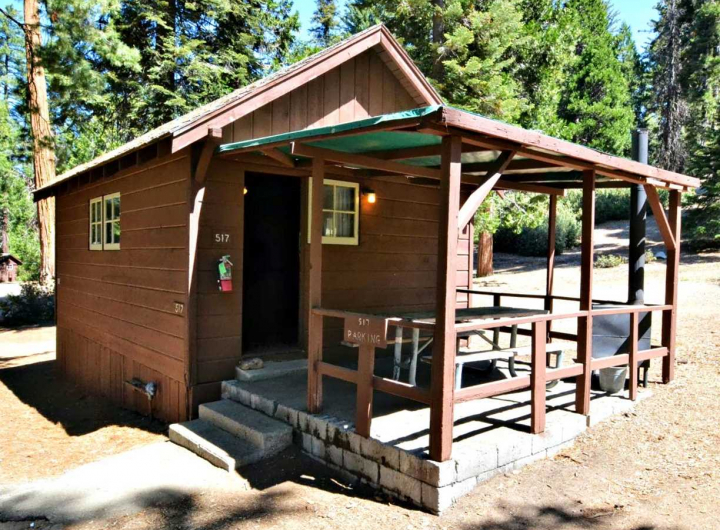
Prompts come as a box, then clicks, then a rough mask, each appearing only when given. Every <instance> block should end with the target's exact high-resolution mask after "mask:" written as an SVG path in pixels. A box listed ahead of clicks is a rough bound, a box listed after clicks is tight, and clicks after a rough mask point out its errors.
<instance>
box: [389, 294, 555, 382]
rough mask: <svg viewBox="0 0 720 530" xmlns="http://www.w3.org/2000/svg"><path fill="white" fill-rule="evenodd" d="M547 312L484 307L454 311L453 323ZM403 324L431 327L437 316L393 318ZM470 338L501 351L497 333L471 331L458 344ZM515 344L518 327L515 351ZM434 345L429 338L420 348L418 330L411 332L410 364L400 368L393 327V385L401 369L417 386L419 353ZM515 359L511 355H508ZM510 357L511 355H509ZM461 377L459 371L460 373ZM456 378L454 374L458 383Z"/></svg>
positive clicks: (399, 335)
mask: <svg viewBox="0 0 720 530" xmlns="http://www.w3.org/2000/svg"><path fill="white" fill-rule="evenodd" d="M547 313H548V311H546V310H544V309H528V308H522V307H505V306H486V307H471V308H464V309H457V310H456V311H455V322H456V323H461V322H473V321H483V320H496V319H499V318H521V317H527V316H536V315H545V314H547ZM396 316H398V317H401V318H403V319H406V320H412V321H414V322H422V323H427V324H434V323H435V319H436V315H435V311H422V312H412V313H402V314H400V315H396ZM472 335H476V336H480V337H481V338H482V339H484V340H485V341H486V342H488V343H489V344H490V345H491V346H492V347H493V349H495V350H502V348H500V346H499V345H498V342H499V335H500V331H499V330H494V331H493V338H492V339H488V338H487V337H486V336H485V334H484V333H483V332H482V331H474V332H467V333H461V334H458V340H459V339H462V338H467V337H470V336H472ZM516 340H517V324H515V325H513V326H512V331H511V338H510V347H511V348H515V346H516V344H515V343H516ZM432 342H433V337H428V338H427V340H426V342H425V344H423V345H422V347H420V330H419V329H417V328H413V329H412V340H411V344H412V355H411V357H410V363H409V365H408V366H405V367H404V366H403V363H402V345H403V328H402V326H396V328H395V350H394V364H393V379H394V380H395V381H399V380H400V373H401V369H402V368H408V369H409V375H408V383H410V384H411V385H413V386H416V385H417V363H418V357H419V355H420V353H422V352H423V350H425V349H426V348H427V347H428V346H429V345H430V344H432ZM511 355H512V358H513V359H514V354H511ZM508 357H510V355H508ZM513 372H514V367H513V366H512V365H511V373H512V375H513V376H515V374H514V373H513ZM459 373H460V375H461V373H462V372H461V371H460V372H459ZM457 377H458V374H456V380H457Z"/></svg>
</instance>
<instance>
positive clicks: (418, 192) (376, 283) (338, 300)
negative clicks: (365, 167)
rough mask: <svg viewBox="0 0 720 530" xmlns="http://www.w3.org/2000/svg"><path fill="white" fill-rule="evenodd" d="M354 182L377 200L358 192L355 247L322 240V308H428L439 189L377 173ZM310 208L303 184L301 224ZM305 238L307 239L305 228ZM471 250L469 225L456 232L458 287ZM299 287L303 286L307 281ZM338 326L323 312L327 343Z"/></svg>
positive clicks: (464, 281) (335, 338) (333, 342)
mask: <svg viewBox="0 0 720 530" xmlns="http://www.w3.org/2000/svg"><path fill="white" fill-rule="evenodd" d="M333 178H340V177H334V176H333ZM345 180H350V179H345ZM358 182H359V183H360V187H361V189H362V188H363V187H371V188H372V189H373V190H374V191H375V192H376V194H377V202H376V203H375V204H369V203H368V202H367V200H365V198H364V197H361V201H360V205H361V208H360V228H359V236H360V237H359V244H358V246H344V245H324V246H323V261H322V263H323V275H322V305H323V307H328V308H332V309H342V310H350V311H361V312H362V311H367V312H383V313H384V312H388V313H392V312H410V311H413V312H414V311H429V310H433V309H434V307H435V291H436V284H437V275H436V270H437V245H438V216H439V203H440V191H439V189H438V188H436V187H429V186H416V185H412V184H406V183H402V182H398V181H397V180H390V179H382V178H374V179H360V180H358ZM307 207H308V205H307V186H305V187H304V191H303V223H302V226H303V230H307ZM303 241H304V242H307V235H306V234H304V235H303ZM308 248H309V245H307V244H304V245H303V250H302V252H303V255H302V263H303V266H304V267H305V268H307V266H308ZM469 251H470V245H469V237H468V233H467V231H466V232H465V233H463V234H461V235H460V236H459V238H458V257H459V258H458V260H457V285H458V288H463V287H465V288H466V287H467V286H468V285H469V273H468V264H469V259H468V253H469ZM301 292H302V293H306V292H307V289H306V286H305V285H303V288H302V289H301ZM303 307H304V304H303ZM458 307H467V295H465V294H459V295H458ZM301 327H302V329H306V323H305V322H303V325H302V326H301ZM341 327H342V322H340V320H338V319H329V318H328V319H326V324H325V327H324V330H325V337H324V346H325V348H326V349H331V348H334V347H336V346H337V345H338V343H339V342H340V338H341Z"/></svg>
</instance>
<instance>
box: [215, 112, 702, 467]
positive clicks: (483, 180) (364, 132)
mask: <svg viewBox="0 0 720 530" xmlns="http://www.w3.org/2000/svg"><path fill="white" fill-rule="evenodd" d="M216 156H220V157H222V158H224V159H226V160H232V161H235V162H238V163H240V164H242V165H243V166H244V167H245V168H246V169H250V170H252V171H260V172H262V171H265V172H268V173H270V172H274V173H278V172H284V173H285V174H288V175H295V176H299V177H303V176H309V177H312V184H311V185H310V188H311V193H310V196H311V201H310V206H309V210H308V217H309V221H310V225H311V229H310V234H309V235H310V238H309V239H310V243H309V252H308V254H309V265H310V266H309V270H308V277H307V280H306V281H307V299H306V301H307V313H306V314H307V322H308V326H307V341H306V351H307V355H308V373H307V382H306V386H304V387H302V388H301V387H299V386H298V387H293V388H294V389H295V391H296V392H301V394H299V395H298V396H300V395H303V396H304V397H305V398H306V407H305V410H307V411H308V412H310V413H312V414H321V413H327V412H328V411H329V410H333V407H335V406H339V405H336V403H338V401H337V400H338V399H339V398H338V396H339V395H342V396H345V397H344V398H342V399H345V398H346V397H347V395H348V394H353V395H354V403H355V407H354V413H353V415H351V416H349V411H348V409H347V402H345V405H344V407H345V408H344V415H345V416H346V418H345V419H346V421H350V420H352V423H353V425H354V430H355V433H356V434H357V435H359V436H360V437H362V438H366V439H371V438H370V437H371V435H374V436H375V437H377V438H378V439H388V437H389V439H393V440H394V439H395V437H393V435H392V434H389V433H390V432H395V430H396V428H397V426H396V425H395V419H393V420H387V423H386V422H382V421H381V420H379V419H377V418H378V412H379V410H383V409H382V407H384V406H385V405H384V404H383V403H384V402H383V401H381V400H380V398H378V399H375V394H377V395H378V396H380V395H382V394H389V395H391V396H394V397H395V398H402V399H403V400H409V401H412V402H414V403H415V405H414V407H415V409H414V410H416V411H424V412H417V413H416V414H415V415H414V417H417V418H421V417H422V418H424V421H425V422H426V424H425V427H424V428H423V430H422V432H424V433H425V434H424V435H423V436H424V437H425V436H426V437H427V440H426V442H418V443H420V444H425V445H419V446H417V447H409V448H410V449H415V450H418V449H421V448H422V450H423V451H427V454H428V457H429V459H430V460H431V461H435V462H438V463H444V462H449V461H452V459H453V458H454V456H453V455H454V452H453V451H454V448H453V442H454V440H457V436H456V430H457V429H458V428H459V429H460V431H458V435H459V436H461V437H462V427H461V426H462V425H466V424H467V422H464V421H462V419H463V418H465V417H466V416H464V415H463V414H464V413H463V412H462V411H463V410H468V411H470V412H469V415H470V416H473V417H474V416H477V415H478V414H480V415H481V416H482V415H483V413H485V415H484V416H483V417H484V418H486V419H487V418H492V416H493V414H492V413H489V414H488V412H489V411H490V410H491V409H493V407H492V406H491V405H488V402H485V403H483V402H482V401H479V400H487V399H488V398H491V399H495V400H500V401H503V400H505V399H507V398H505V397H503V398H499V397H498V396H506V395H508V394H509V393H513V392H520V394H519V395H520V396H522V395H524V396H525V398H529V399H526V400H525V401H522V403H523V405H522V406H520V407H518V410H520V409H522V410H523V412H522V414H521V415H520V416H517V417H515V423H517V425H516V427H519V426H520V425H523V422H524V427H523V428H524V429H526V430H527V432H528V433H531V434H536V435H537V434H541V433H544V432H545V431H546V430H548V431H549V434H550V435H553V434H554V435H557V432H556V433H552V432H550V430H549V429H548V421H549V419H548V418H546V416H547V415H548V409H549V410H550V411H552V412H555V411H562V412H565V413H574V414H578V415H580V418H579V420H576V421H581V422H584V421H585V419H584V418H583V417H582V416H591V408H592V407H594V406H595V402H594V401H593V399H592V398H593V396H594V394H593V390H592V387H591V382H592V373H593V372H594V371H596V370H599V369H601V368H608V367H614V366H630V367H635V366H637V365H638V363H641V362H644V361H647V360H650V359H655V358H657V359H662V363H663V381H664V382H666V383H667V382H670V381H671V380H672V379H673V373H674V354H675V321H676V309H677V307H676V305H677V279H678V265H679V247H680V195H681V193H682V192H683V191H687V190H689V189H690V188H692V187H694V186H696V185H697V181H696V179H692V178H690V177H686V176H684V175H679V174H675V173H671V172H667V171H663V170H660V169H657V168H653V167H650V166H647V165H645V164H640V163H637V162H632V161H629V160H625V159H621V158H617V157H613V156H609V155H606V154H603V153H599V152H597V151H594V150H592V149H588V148H585V147H582V146H578V145H574V144H570V143H568V142H564V141H560V140H557V139H554V138H550V137H547V136H543V135H541V134H538V133H535V132H529V131H525V130H523V129H520V128H517V127H512V126H509V125H505V124H502V123H499V122H495V121H493V120H488V119H486V118H482V117H480V116H476V115H473V114H471V113H468V112H464V111H460V110H457V109H452V108H448V107H442V106H440V107H427V108H423V109H415V110H413V111H407V112H402V113H397V114H391V115H385V116H379V117H375V118H370V119H367V120H361V121H358V122H351V123H346V124H343V125H339V126H333V127H326V128H322V127H321V128H317V129H308V130H304V131H297V132H292V133H287V134H280V135H277V136H270V137H266V138H260V139H256V140H248V141H244V142H238V143H234V144H228V145H222V146H220V147H219V148H218V149H217V152H216ZM326 176H335V177H341V178H346V179H347V178H349V179H357V180H363V181H368V180H369V179H395V180H396V181H402V182H405V183H411V184H414V185H417V186H433V187H437V186H439V196H440V204H439V211H440V214H439V222H438V232H437V270H436V272H437V287H436V289H435V304H434V306H435V307H434V309H433V310H432V311H431V312H430V313H429V314H428V313H425V314H421V315H418V314H416V313H412V312H410V313H408V312H406V311H403V310H401V309H398V310H397V311H382V312H373V311H363V310H362V309H356V308H354V307H352V301H349V302H348V303H347V304H346V307H341V308H340V307H326V306H325V305H324V304H323V301H322V294H321V293H322V283H323V278H322V260H323V251H322V245H321V241H322V238H323V236H325V235H326V234H325V233H324V228H323V226H324V224H325V218H324V212H323V209H324V206H323V191H324V190H323V182H324V179H325V177H326ZM603 187H615V188H619V187H635V188H637V187H640V188H642V190H643V191H644V192H645V193H646V194H647V201H648V204H649V206H650V207H651V209H652V211H653V214H654V215H655V218H656V220H657V223H658V226H659V228H660V232H661V234H662V236H663V241H664V243H665V247H666V249H667V254H668V260H667V264H668V266H667V278H666V289H665V297H664V300H662V301H659V302H661V303H657V304H654V305H651V304H644V303H642V301H640V302H639V303H638V300H631V301H621V300H610V301H608V300H596V299H594V297H593V288H592V287H593V281H592V277H593V274H592V270H593V261H594V257H593V253H594V248H593V228H594V224H595V219H594V217H595V193H596V189H598V188H603ZM570 188H581V189H582V191H583V217H582V265H581V273H580V275H581V279H580V292H579V293H578V296H574V297H573V296H559V295H555V294H554V293H553V277H554V272H553V271H554V259H555V256H554V247H555V244H554V237H555V235H554V232H555V230H554V228H555V219H556V209H557V201H558V198H559V197H562V196H564V195H565V191H566V190H567V189H570ZM658 188H664V189H667V190H669V196H670V201H669V202H670V207H669V214H668V215H666V214H665V211H664V209H663V206H662V203H661V201H660V198H659V194H658V191H657V189H658ZM506 190H513V191H521V192H532V193H541V194H546V195H548V196H549V198H550V199H549V202H548V203H549V210H548V217H549V225H550V229H549V231H548V232H549V238H548V255H547V275H546V289H545V293H544V294H542V295H530V294H524V293H497V292H478V291H475V290H473V289H465V290H463V289H457V277H456V276H457V275H456V271H457V270H458V269H457V266H456V265H457V261H458V259H459V258H458V255H457V254H458V253H457V247H458V238H459V236H460V235H461V234H463V233H467V231H468V230H472V228H471V227H472V220H473V217H474V214H475V212H476V211H477V209H478V208H479V207H480V205H481V204H482V203H483V201H484V200H485V199H486V197H487V196H488V194H489V193H492V192H498V193H503V192H504V191H506ZM469 270H472V266H470V267H469ZM383 287H384V286H378V287H377V288H378V289H382V288H383ZM463 297H464V298H463ZM508 299H512V304H509V303H508ZM529 300H533V301H534V302H538V301H540V302H541V304H542V310H541V311H537V312H535V313H533V314H529V315H524V314H522V311H520V312H516V313H515V314H512V312H510V313H509V314H501V312H502V310H504V309H507V308H508V306H509V307H511V308H512V307H514V308H517V309H519V310H522V308H523V307H525V306H523V305H522V303H523V301H525V302H527V301H529ZM560 301H562V302H569V303H571V304H574V307H573V309H571V310H564V311H557V310H556V307H557V303H558V302H560ZM598 304H600V305H602V304H605V305H607V304H609V305H612V307H599V306H598ZM478 307H489V308H491V310H494V312H493V311H491V312H490V316H488V315H487V314H484V313H483V312H482V311H478V312H473V310H474V309H475V308H478ZM652 313H655V314H657V315H658V317H659V318H661V319H662V334H661V336H662V338H661V340H660V341H659V343H656V344H653V345H649V346H648V347H645V349H641V348H640V340H639V339H640V337H641V335H640V330H639V328H640V321H641V320H643V319H644V318H645V315H647V314H652ZM613 315H622V316H623V318H624V319H626V321H627V329H628V336H627V341H626V350H625V351H624V352H618V353H619V354H618V355H613V356H611V357H605V358H594V357H593V340H592V335H593V319H599V318H602V317H610V316H613ZM330 319H335V326H336V327H338V325H340V327H342V328H343V338H344V340H345V341H346V342H350V343H353V344H354V345H355V346H356V347H357V349H356V350H355V352H356V353H355V352H351V353H350V355H349V358H351V359H355V360H356V361H355V363H354V364H352V363H351V364H350V365H348V364H347V363H343V362H337V363H336V362H330V359H328V358H326V357H324V356H325V355H326V353H327V351H328V350H329V349H331V348H334V347H335V346H337V345H336V344H324V343H323V340H324V333H323V330H324V327H325V326H327V322H326V321H328V320H330ZM338 319H339V320H338ZM339 323H341V324H339ZM559 325H565V326H567V327H566V328H564V329H562V330H561V328H559V327H558V326H559ZM398 328H403V329H404V330H412V333H413V334H425V335H429V336H432V337H433V340H434V343H433V345H432V349H431V351H432V355H431V357H430V363H431V365H430V367H429V372H428V373H426V374H425V378H426V381H427V384H426V385H425V386H423V385H422V384H415V383H416V382H415V381H413V380H412V379H409V380H401V379H400V378H398V377H396V374H392V376H387V375H385V376H384V375H381V372H380V371H379V370H380V367H379V365H380V363H379V362H377V363H376V359H375V356H376V348H378V347H380V348H384V347H385V344H386V341H387V340H392V337H394V336H395V330H396V329H398ZM513 332H516V333H518V334H519V335H521V336H523V337H527V338H529V339H530V347H529V350H528V351H529V354H530V355H529V360H528V366H529V369H528V370H526V371H524V372H523V373H520V374H518V376H517V377H508V378H505V377H503V378H501V379H499V380H493V381H471V380H468V381H465V382H463V383H462V384H461V385H459V386H458V385H456V381H455V375H456V364H457V359H458V357H459V352H458V338H460V337H462V336H463V334H468V333H471V334H473V333H474V334H477V333H485V334H492V336H493V337H494V338H498V337H499V336H500V334H507V333H513ZM388 336H389V337H390V339H388ZM556 340H563V341H569V342H570V343H571V344H572V348H571V349H573V350H574V351H575V352H576V353H575V355H574V356H572V357H574V358H572V357H571V356H570V355H569V356H568V357H571V358H570V362H568V363H566V364H565V365H564V366H560V367H557V368H547V367H546V362H547V348H548V344H550V343H552V341H556ZM495 342H497V341H495ZM568 351H569V350H568ZM629 374H630V381H629V397H630V399H631V400H635V399H637V396H638V390H637V387H638V372H637V370H635V369H631V370H629ZM338 380H339V381H341V382H343V383H339V382H338ZM558 380H567V382H563V383H561V384H559V385H558V386H557V390H552V391H551V392H548V391H547V388H546V385H547V383H549V382H552V381H558ZM338 384H340V385H341V386H342V385H344V386H343V387H342V388H341V387H338V386H336V385H338ZM347 384H350V385H352V386H350V387H347ZM556 393H559V394H556ZM298 396H295V398H293V399H294V402H295V401H297V399H299V397H298ZM560 396H562V397H560ZM286 398H287V396H286ZM342 399H341V401H340V402H343V401H342ZM383 399H385V398H383ZM517 399H521V400H522V398H520V397H519V398H517ZM558 400H560V401H562V404H559V403H560V401H558ZM491 403H492V402H491ZM388 406H389V405H388ZM523 407H525V408H524V409H523ZM495 408H497V404H496V407H495ZM388 410H391V409H388ZM338 411H339V409H338ZM505 412H507V414H508V416H509V417H510V418H512V417H513V412H511V411H505ZM518 414H520V413H518ZM557 415H558V414H556V416H557ZM392 416H393V414H392V413H390V414H388V415H386V416H384V417H392ZM520 417H522V418H523V420H522V421H520V420H519V419H518V418H520ZM378 423H379V424H380V425H379V426H378V425H377V424H378ZM412 429H415V430H413V431H412V432H411V433H406V434H407V435H410V436H411V437H412V436H414V435H413V434H412V433H413V432H414V433H416V432H420V431H417V429H416V428H415V427H413V428H412ZM384 431H388V432H384ZM415 437H416V438H417V436H415ZM530 445H532V444H530Z"/></svg>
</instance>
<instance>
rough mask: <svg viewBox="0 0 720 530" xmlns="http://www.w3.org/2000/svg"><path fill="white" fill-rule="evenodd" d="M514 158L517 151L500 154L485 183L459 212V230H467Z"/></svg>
mask: <svg viewBox="0 0 720 530" xmlns="http://www.w3.org/2000/svg"><path fill="white" fill-rule="evenodd" d="M514 156H515V151H503V152H502V153H501V154H500V156H499V157H498V158H497V160H496V161H495V165H494V166H493V167H492V169H491V170H490V171H488V173H487V178H486V179H485V182H483V183H482V184H481V185H480V186H479V187H478V189H476V190H475V191H474V192H473V193H472V195H470V197H468V198H467V200H466V201H465V204H463V206H462V208H460V211H459V212H458V230H464V229H465V226H467V224H468V223H469V222H470V220H471V219H472V218H473V216H474V215H475V212H476V211H477V209H478V208H479V207H480V205H481V204H482V203H483V201H484V200H485V197H487V195H488V193H490V191H491V190H492V189H493V187H494V186H495V184H496V183H497V181H498V180H500V177H501V176H502V172H503V171H504V170H505V168H506V167H507V166H508V164H509V163H510V162H511V161H512V159H513V157H514Z"/></svg>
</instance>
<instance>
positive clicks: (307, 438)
mask: <svg viewBox="0 0 720 530" xmlns="http://www.w3.org/2000/svg"><path fill="white" fill-rule="evenodd" d="M380 362H382V361H380ZM500 376H501V377H502V376H503V374H502V373H500ZM306 389H307V380H306V374H304V373H303V374H294V375H290V376H287V377H283V378H281V379H275V380H267V381H258V382H239V381H226V382H224V383H223V386H222V396H223V398H224V399H231V400H234V401H237V402H239V403H242V404H243V405H246V406H248V407H251V408H253V409H255V410H259V411H262V412H264V413H265V414H267V415H269V416H272V417H274V418H276V419H279V420H282V421H284V422H286V423H288V424H290V425H291V426H292V427H293V429H294V432H295V434H294V439H295V442H296V443H298V444H299V445H301V446H302V448H303V450H304V451H305V452H306V453H308V454H310V455H312V456H313V457H314V458H317V459H319V460H321V461H323V462H324V463H326V464H327V465H328V466H330V467H331V468H333V469H336V470H337V471H338V472H341V473H342V474H343V475H344V476H345V477H346V478H347V479H348V480H359V481H362V482H364V483H367V484H369V485H370V486H372V487H375V488H377V489H379V490H382V491H384V492H386V493H388V494H390V495H392V496H394V497H397V498H399V499H402V500H405V501H408V502H411V503H413V504H415V505H417V506H419V507H421V508H423V509H425V510H428V511H431V512H433V513H440V512H442V511H443V510H444V509H446V508H448V507H450V506H451V505H452V504H453V503H454V502H455V501H456V500H457V499H459V498H460V497H462V496H463V495H465V494H467V493H469V492H470V491H471V490H472V489H473V488H474V487H475V486H476V485H477V484H478V483H479V482H482V481H484V480H487V479H489V478H491V477H493V476H495V475H497V474H499V473H504V472H507V471H510V470H513V469H518V468H520V467H522V466H524V465H526V464H529V463H531V462H534V461H536V460H539V459H542V458H546V457H552V456H554V455H555V454H557V453H558V452H559V451H561V450H562V449H564V448H566V447H568V446H569V445H570V444H572V441H573V440H574V439H575V438H576V437H577V436H578V435H580V434H581V433H582V432H584V431H585V430H586V429H587V428H588V426H589V425H594V424H596V423H598V422H599V421H602V420H603V419H606V418H608V417H610V416H612V415H614V414H617V413H621V412H624V411H626V410H629V409H631V408H632V407H633V405H634V403H633V402H632V401H629V400H628V399H627V398H626V397H625V395H620V394H619V395H617V396H609V395H606V394H604V393H600V392H596V393H593V395H592V404H591V411H592V413H591V415H590V416H589V417H585V416H581V415H579V414H575V412H574V389H575V386H574V384H570V383H563V382H561V383H560V384H558V385H557V386H556V387H555V388H554V389H552V390H550V391H548V395H547V408H548V409H547V410H548V412H547V428H546V431H545V432H544V433H543V434H539V435H532V434H530V432H529V426H530V392H529V391H525V392H516V393H513V394H506V395H503V396H498V397H495V398H487V399H482V400H478V401H473V402H469V403H462V404H459V405H457V406H456V407H455V421H454V428H453V439H454V444H453V454H452V459H451V460H448V461H446V462H435V461H432V460H430V459H429V458H428V445H429V435H428V427H429V424H430V411H429V409H428V408H427V407H425V406H423V405H421V404H419V403H415V402H412V401H408V400H404V399H402V398H397V397H395V396H390V395H388V394H384V393H380V392H375V403H374V411H373V422H372V429H371V437H370V438H363V437H361V436H359V435H358V434H356V433H355V431H354V425H353V421H354V416H355V386H354V385H352V384H349V383H345V382H343V381H339V380H335V379H330V378H325V380H324V411H323V412H324V413H323V414H321V415H311V414H308V413H307V412H306V408H305V400H306ZM625 394H627V393H625ZM648 395H650V392H649V391H647V390H644V391H641V392H640V399H642V398H644V397H647V396H648Z"/></svg>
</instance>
